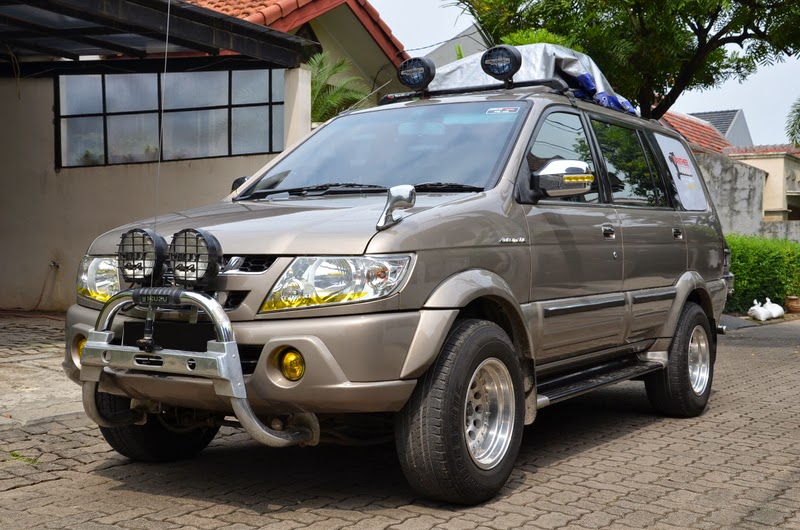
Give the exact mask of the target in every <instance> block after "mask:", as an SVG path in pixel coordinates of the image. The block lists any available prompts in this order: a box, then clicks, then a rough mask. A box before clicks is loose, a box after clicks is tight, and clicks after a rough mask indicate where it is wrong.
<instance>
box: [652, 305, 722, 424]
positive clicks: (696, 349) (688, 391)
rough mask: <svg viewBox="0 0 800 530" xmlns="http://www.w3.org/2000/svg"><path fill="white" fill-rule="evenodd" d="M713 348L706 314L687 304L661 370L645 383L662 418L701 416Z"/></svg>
mask: <svg viewBox="0 0 800 530" xmlns="http://www.w3.org/2000/svg"><path fill="white" fill-rule="evenodd" d="M715 358H716V344H715V343H714V339H713V335H712V334H711V326H710V325H709V322H708V317H707V316H706V314H705V312H704V311H703V310H702V309H701V308H700V306H698V305H697V304H695V303H693V302H686V305H685V306H684V307H683V310H682V311H681V316H680V318H679V320H678V327H677V328H676V330H675V336H674V338H673V339H672V344H671V345H670V347H669V359H668V361H667V366H666V368H665V369H664V370H662V371H660V372H656V373H653V374H650V375H649V376H648V377H647V378H646V379H645V389H646V390H647V397H648V399H649V400H650V404H651V405H652V406H653V408H655V409H656V410H657V411H658V412H660V413H661V414H664V415H666V416H674V417H678V418H692V417H695V416H699V415H700V414H702V412H703V410H705V408H706V404H707V403H708V398H709V396H710V395H711V383H712V381H713V379H714V360H715Z"/></svg>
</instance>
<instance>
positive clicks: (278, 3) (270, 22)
mask: <svg viewBox="0 0 800 530" xmlns="http://www.w3.org/2000/svg"><path fill="white" fill-rule="evenodd" d="M185 1H186V2H188V3H191V4H195V5H198V6H201V7H205V8H208V9H213V10H214V11H218V12H220V13H224V14H226V15H230V16H233V17H237V18H241V19H244V20H247V21H248V22H253V23H254V24H259V25H262V26H269V27H271V28H273V29H277V30H278V31H286V32H288V31H291V30H293V29H296V28H299V27H300V26H302V25H303V24H305V23H306V22H309V21H311V20H313V19H315V18H317V17H318V16H320V15H322V14H324V13H326V12H328V11H330V10H331V9H335V8H337V7H339V6H341V5H343V4H346V5H347V6H348V7H349V8H350V9H351V11H352V12H353V14H354V15H355V16H356V17H357V18H358V20H359V21H360V22H361V24H363V25H364V28H365V29H366V30H367V31H368V32H369V33H370V35H372V38H373V39H375V42H376V43H377V44H378V46H380V47H381V49H382V50H383V52H384V53H385V54H386V56H387V57H388V58H389V60H391V61H392V63H394V64H395V65H399V64H400V63H401V62H403V61H404V60H405V59H408V54H407V53H406V52H405V51H403V50H404V48H403V44H402V43H401V42H400V41H399V40H397V38H396V37H395V36H394V35H393V34H392V30H391V29H390V28H389V26H388V25H386V22H384V21H383V19H381V16H380V14H379V13H378V11H377V10H376V9H375V8H374V7H372V5H371V4H370V3H369V2H368V1H367V0H185Z"/></svg>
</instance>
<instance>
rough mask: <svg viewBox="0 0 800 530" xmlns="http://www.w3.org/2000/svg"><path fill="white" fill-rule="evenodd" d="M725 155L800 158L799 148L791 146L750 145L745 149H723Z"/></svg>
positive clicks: (736, 147) (737, 147)
mask: <svg viewBox="0 0 800 530" xmlns="http://www.w3.org/2000/svg"><path fill="white" fill-rule="evenodd" d="M725 154H726V155H750V154H758V155H769V154H788V155H794V156H800V147H796V146H794V145H792V144H769V145H751V146H747V147H740V146H733V147H727V148H725Z"/></svg>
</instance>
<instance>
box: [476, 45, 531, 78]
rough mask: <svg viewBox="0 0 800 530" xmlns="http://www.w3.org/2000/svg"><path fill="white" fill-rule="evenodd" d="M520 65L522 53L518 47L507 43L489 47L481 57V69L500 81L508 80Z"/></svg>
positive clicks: (517, 70)
mask: <svg viewBox="0 0 800 530" xmlns="http://www.w3.org/2000/svg"><path fill="white" fill-rule="evenodd" d="M521 67H522V54H521V53H520V52H519V50H518V49H516V48H515V47H513V46H508V45H507V44H501V45H500V46H495V47H494V48H489V49H488V50H486V53H484V54H483V57H481V68H483V71H484V72H486V74H488V75H490V76H492V77H494V78H495V79H499V80H500V81H508V80H510V79H511V78H512V77H514V74H516V73H517V72H519V69H520V68H521Z"/></svg>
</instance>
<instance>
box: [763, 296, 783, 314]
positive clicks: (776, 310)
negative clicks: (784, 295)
mask: <svg viewBox="0 0 800 530" xmlns="http://www.w3.org/2000/svg"><path fill="white" fill-rule="evenodd" d="M764 309H766V310H767V311H769V312H770V314H771V315H772V318H781V317H782V316H783V315H784V311H783V308H782V307H781V306H779V305H778V304H775V303H772V301H771V300H770V299H769V298H767V301H766V302H765V303H764Z"/></svg>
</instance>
